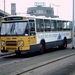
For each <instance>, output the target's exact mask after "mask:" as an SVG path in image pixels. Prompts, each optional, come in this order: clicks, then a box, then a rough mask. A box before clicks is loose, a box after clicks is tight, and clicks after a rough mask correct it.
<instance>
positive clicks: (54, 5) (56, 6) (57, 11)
mask: <svg viewBox="0 0 75 75" xmlns="http://www.w3.org/2000/svg"><path fill="white" fill-rule="evenodd" d="M52 5H53V6H56V7H57V16H58V7H59V6H60V5H56V4H52Z"/></svg>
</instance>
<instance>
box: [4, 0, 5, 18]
mask: <svg viewBox="0 0 75 75" xmlns="http://www.w3.org/2000/svg"><path fill="white" fill-rule="evenodd" d="M4 17H5V0H4Z"/></svg>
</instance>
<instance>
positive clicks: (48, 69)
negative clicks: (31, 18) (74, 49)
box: [19, 55, 75, 75]
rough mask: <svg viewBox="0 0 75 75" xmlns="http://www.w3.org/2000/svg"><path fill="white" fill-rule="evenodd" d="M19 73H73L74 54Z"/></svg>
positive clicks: (57, 74)
mask: <svg viewBox="0 0 75 75" xmlns="http://www.w3.org/2000/svg"><path fill="white" fill-rule="evenodd" d="M19 75H75V55H74V56H71V57H68V58H65V59H62V60H59V61H56V62H53V63H51V64H48V65H45V66H43V67H40V68H37V69H34V70H31V71H28V72H26V73H23V74H19Z"/></svg>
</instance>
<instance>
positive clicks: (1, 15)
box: [0, 9, 11, 28]
mask: <svg viewBox="0 0 75 75" xmlns="http://www.w3.org/2000/svg"><path fill="white" fill-rule="evenodd" d="M8 15H11V14H9V13H7V12H5V16H8ZM1 17H4V11H3V10H1V9H0V18H1ZM0 21H1V20H0ZM0 28H1V22H0Z"/></svg>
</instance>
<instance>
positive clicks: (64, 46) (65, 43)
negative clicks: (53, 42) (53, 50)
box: [63, 38, 67, 49]
mask: <svg viewBox="0 0 75 75" xmlns="http://www.w3.org/2000/svg"><path fill="white" fill-rule="evenodd" d="M63 48H64V49H66V48H67V39H66V38H64V41H63Z"/></svg>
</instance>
